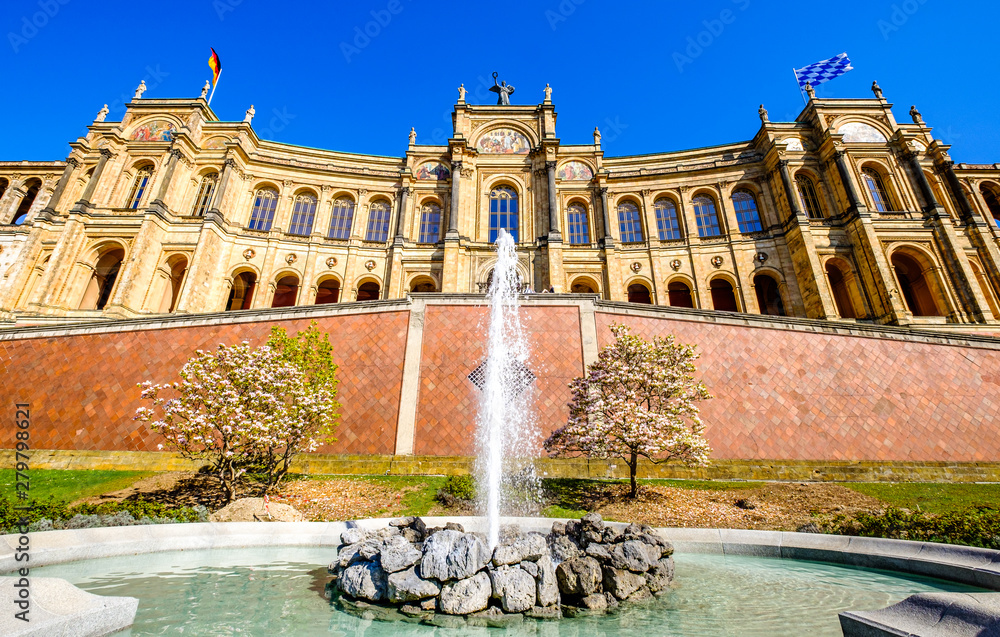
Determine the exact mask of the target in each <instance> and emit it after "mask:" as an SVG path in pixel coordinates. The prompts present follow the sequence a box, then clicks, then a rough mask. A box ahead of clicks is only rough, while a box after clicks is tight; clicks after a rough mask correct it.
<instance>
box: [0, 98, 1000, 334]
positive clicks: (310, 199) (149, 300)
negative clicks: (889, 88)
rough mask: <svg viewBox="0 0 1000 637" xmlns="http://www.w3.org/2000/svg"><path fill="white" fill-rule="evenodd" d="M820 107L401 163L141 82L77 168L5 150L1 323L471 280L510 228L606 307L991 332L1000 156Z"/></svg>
mask: <svg viewBox="0 0 1000 637" xmlns="http://www.w3.org/2000/svg"><path fill="white" fill-rule="evenodd" d="M873 90H874V93H875V95H874V97H873V98H870V99H819V98H816V97H815V96H811V99H810V101H809V103H808V105H807V106H806V107H805V108H804V110H803V111H802V112H801V114H800V115H799V116H798V117H797V118H796V120H795V121H794V122H771V121H769V118H768V115H767V111H766V110H764V109H763V107H761V110H760V118H761V126H760V129H759V130H758V131H757V133H756V135H754V137H753V139H751V140H750V141H745V142H739V143H733V144H726V145H722V146H715V147H710V148H702V149H697V150H688V151H678V152H668V153H657V154H651V155H641V156H631V157H606V156H605V155H604V152H603V150H602V148H601V137H600V133H599V131H597V130H596V129H595V131H594V139H593V143H588V144H563V143H562V142H561V141H560V139H559V137H558V136H557V135H556V112H555V107H554V105H553V103H552V101H551V92H550V91H548V90H547V91H546V92H545V100H544V101H543V102H542V103H541V104H538V105H527V106H520V105H510V106H494V105H474V104H469V103H466V101H465V99H464V91H460V93H459V95H460V99H459V100H458V102H457V103H456V104H455V107H454V111H453V124H454V129H453V134H452V136H451V138H450V139H449V140H448V143H447V145H446V146H445V145H442V146H432V145H421V144H417V143H416V135H415V133H413V132H412V131H411V133H410V141H409V145H408V147H407V149H406V153H405V156H403V157H381V156H374V155H358V154H350V153H342V152H335V151H326V150H317V149H313V148H307V147H298V146H291V145H287V144H281V143H276V142H272V141H267V140H262V139H260V138H259V137H258V136H257V134H256V132H255V130H254V128H253V125H252V108H251V111H248V114H247V117H246V118H245V119H244V121H242V122H223V121H219V119H218V118H217V117H216V115H215V114H214V113H213V112H212V110H211V108H210V107H209V106H208V104H207V102H206V100H205V99H204V98H198V99H147V98H144V97H142V96H141V92H137V96H136V98H135V99H133V101H132V102H131V103H129V104H128V108H127V112H126V114H125V116H124V117H123V118H122V121H120V122H107V121H103V119H104V113H105V112H106V111H102V113H101V114H99V116H98V121H95V122H94V123H93V124H92V125H91V126H90V127H89V132H88V134H87V135H86V137H82V138H80V139H78V140H77V141H76V142H73V143H72V144H71V148H72V150H71V152H70V155H69V157H68V158H67V159H66V160H65V161H58V162H0V273H2V276H3V279H2V283H0V325H3V326H6V327H13V326H20V325H33V324H34V325H37V324H52V323H60V322H68V321H80V320H86V319H122V318H130V317H139V316H146V315H157V314H168V313H199V312H220V311H227V310H230V311H238V310H244V309H251V308H265V307H282V306H291V305H312V304H319V303H339V302H355V301H371V300H378V299H396V298H402V297H405V296H406V295H407V294H409V293H411V292H445V293H449V292H450V293H480V292H482V291H483V290H484V289H485V286H486V285H487V283H488V281H489V278H490V275H491V272H492V267H493V264H494V262H495V255H494V252H493V248H492V242H493V241H494V240H495V238H496V236H497V234H498V233H499V232H500V231H501V229H502V230H505V231H507V232H510V233H511V234H513V235H514V236H515V238H516V240H517V241H518V244H519V253H520V255H521V262H520V271H521V276H522V280H523V281H524V284H525V287H526V288H530V289H531V290H533V291H536V292H543V291H545V292H549V291H551V292H555V293H584V294H598V295H600V296H601V297H602V298H604V299H607V300H612V301H629V302H633V303H652V304H657V305H672V306H679V307H693V308H701V309H706V310H717V311H731V312H747V313H759V314H769V315H785V316H794V317H805V318H815V319H824V320H829V321H846V322H871V323H878V324H892V325H903V326H905V325H928V326H937V327H935V329H948V330H962V331H969V330H972V331H978V330H985V331H986V333H994V332H997V331H1000V330H998V329H997V327H996V324H997V323H1000V244H998V242H1000V228H998V225H997V224H998V223H1000V164H991V165H968V164H958V165H955V164H954V163H953V162H952V160H951V158H950V157H949V153H948V151H949V146H947V145H945V144H944V143H942V142H941V141H940V140H937V139H935V138H934V136H933V134H932V129H931V128H930V127H929V126H927V125H926V124H925V123H924V122H923V119H922V118H921V116H920V113H919V112H917V110H916V109H915V108H914V109H911V112H910V118H911V119H912V122H903V123H901V122H897V121H896V118H895V116H894V114H893V111H892V108H891V107H892V105H891V104H890V103H889V102H888V101H887V100H886V99H885V98H884V96H883V95H882V92H881V90H879V89H878V87H877V85H876V86H875V87H873Z"/></svg>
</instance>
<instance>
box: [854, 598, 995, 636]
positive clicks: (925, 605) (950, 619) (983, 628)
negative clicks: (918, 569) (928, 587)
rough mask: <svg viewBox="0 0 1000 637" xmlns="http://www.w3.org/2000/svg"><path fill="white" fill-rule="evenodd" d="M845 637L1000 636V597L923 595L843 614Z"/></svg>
mask: <svg viewBox="0 0 1000 637" xmlns="http://www.w3.org/2000/svg"><path fill="white" fill-rule="evenodd" d="M840 627H841V630H843V631H844V636H845V637H883V636H884V637H890V636H891V637H899V636H900V635H906V636H910V635H914V636H916V635H919V636H920V637H991V636H994V637H995V636H996V635H1000V594H998V593H920V594H917V595H911V596H910V597H907V598H906V599H904V600H903V601H901V602H899V603H897V604H893V605H892V606H889V607H887V608H883V609H880V610H872V611H848V612H845V613H841V614H840Z"/></svg>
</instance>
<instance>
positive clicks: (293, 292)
mask: <svg viewBox="0 0 1000 637" xmlns="http://www.w3.org/2000/svg"><path fill="white" fill-rule="evenodd" d="M298 295H299V278H298V277H297V276H294V275H289V276H283V277H281V278H280V279H278V283H277V284H276V285H275V286H274V299H273V300H272V301H271V307H291V306H293V305H295V299H296V298H297V297H298Z"/></svg>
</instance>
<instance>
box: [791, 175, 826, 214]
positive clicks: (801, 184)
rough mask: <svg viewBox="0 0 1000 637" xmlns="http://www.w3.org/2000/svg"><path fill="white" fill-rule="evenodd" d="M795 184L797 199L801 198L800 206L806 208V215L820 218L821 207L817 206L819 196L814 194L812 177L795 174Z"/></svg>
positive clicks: (814, 188)
mask: <svg viewBox="0 0 1000 637" xmlns="http://www.w3.org/2000/svg"><path fill="white" fill-rule="evenodd" d="M795 185H796V186H798V189H799V199H801V200H802V207H803V208H805V209H806V216H807V217H809V218H810V219H822V218H823V209H822V208H820V207H819V197H817V196H816V187H815V186H814V185H813V181H812V179H809V178H808V177H806V176H805V175H796V176H795Z"/></svg>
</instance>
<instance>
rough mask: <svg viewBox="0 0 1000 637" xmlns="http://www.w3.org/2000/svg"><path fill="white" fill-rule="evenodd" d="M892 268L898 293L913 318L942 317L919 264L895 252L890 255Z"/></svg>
mask: <svg viewBox="0 0 1000 637" xmlns="http://www.w3.org/2000/svg"><path fill="white" fill-rule="evenodd" d="M891 262H892V267H893V268H894V269H895V270H896V279H897V280H898V281H899V287H900V290H899V291H900V292H902V294H903V298H904V299H905V300H906V307H907V308H908V309H909V310H910V312H912V313H913V315H914V316H944V314H943V313H942V312H941V309H940V308H939V307H938V304H937V301H935V300H934V291H933V290H932V289H931V285H930V283H931V282H930V281H928V279H927V277H926V276H925V275H924V268H923V267H922V266H921V264H920V262H919V261H917V260H916V259H914V258H913V257H911V256H910V255H908V254H904V253H902V252H896V253H894V254H893V255H892V259H891Z"/></svg>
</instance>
